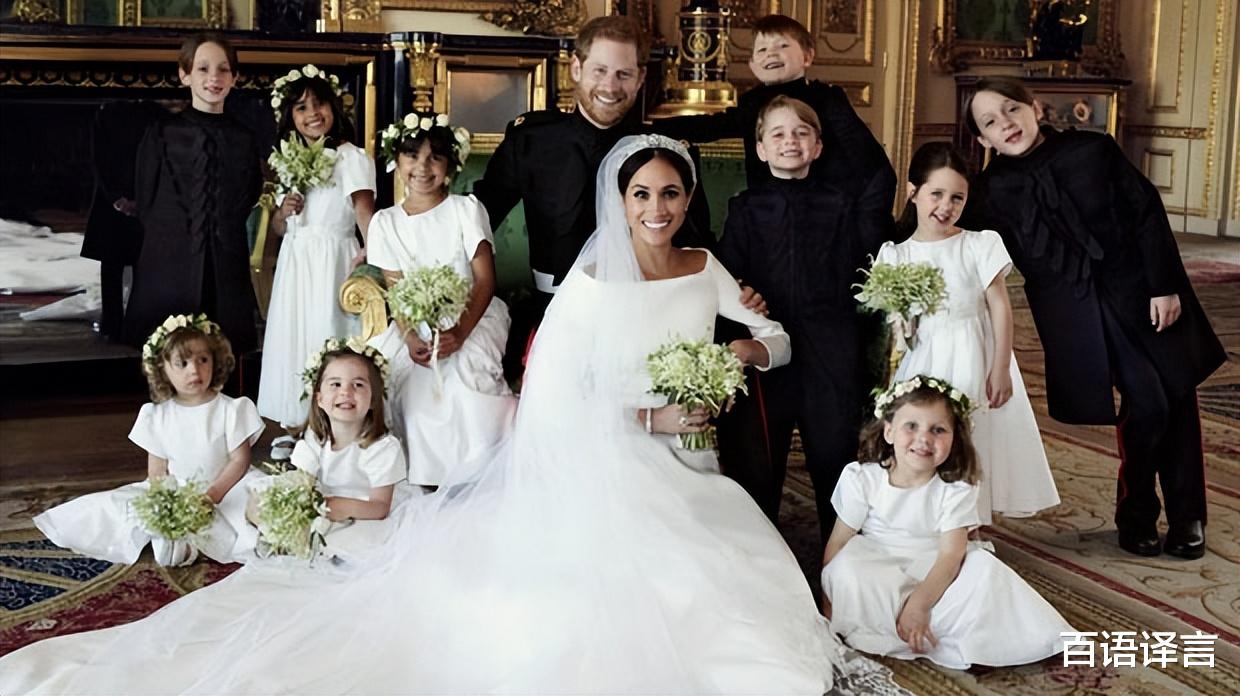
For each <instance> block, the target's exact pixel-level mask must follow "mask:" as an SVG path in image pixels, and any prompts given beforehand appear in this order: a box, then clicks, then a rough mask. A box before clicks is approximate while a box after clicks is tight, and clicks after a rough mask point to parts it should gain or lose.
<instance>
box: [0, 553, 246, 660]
mask: <svg viewBox="0 0 1240 696" xmlns="http://www.w3.org/2000/svg"><path fill="white" fill-rule="evenodd" d="M239 567H240V566H238V565H236V564H229V565H221V564H219V563H215V562H212V561H200V562H198V563H195V564H193V565H191V566H188V567H185V568H164V567H162V566H159V565H156V564H155V562H154V561H153V560H152V559H151V556H150V551H149V550H148V551H145V552H143V555H142V557H141V558H139V559H138V562H137V563H135V564H134V565H131V566H125V565H117V564H112V563H108V562H107V561H96V560H93V559H90V558H84V557H82V556H79V555H77V554H75V553H73V552H71V551H66V550H65V549H61V548H58V547H56V546H54V545H53V544H52V543H51V542H49V541H47V540H46V539H44V538H43V535H42V534H41V533H40V532H39V531H38V530H36V529H24V530H10V531H6V532H0V654H5V653H8V652H12V651H13V650H16V649H18V648H20V647H22V646H24V645H28V644H30V643H33V642H35V641H38V640H43V639H44V638H51V637H53V636H60V635H67V634H70V633H80V632H82V631H91V630H94V629H97V628H107V627H109V626H116V625H119V624H124V623H129V622H130V621H135V620H137V619H140V618H142V617H144V616H147V615H148V614H150V613H152V612H154V611H155V610H156V609H159V608H160V607H162V606H164V605H165V604H167V603H169V602H171V601H173V600H175V599H176V598H178V597H180V596H182V595H184V594H186V593H188V592H192V591H194V590H196V589H198V588H200V587H204V586H206V585H209V584H211V583H213V582H216V581H218V580H221V579H223V578H225V577H227V576H228V575H229V574H230V573H232V572H233V571H234V570H236V569H237V568H239Z"/></svg>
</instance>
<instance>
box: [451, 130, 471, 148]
mask: <svg viewBox="0 0 1240 696" xmlns="http://www.w3.org/2000/svg"><path fill="white" fill-rule="evenodd" d="M452 134H453V135H455V136H456V141H457V142H458V143H462V144H464V143H467V142H469V131H467V130H465V129H464V128H457V129H456V130H454V131H453V132H452Z"/></svg>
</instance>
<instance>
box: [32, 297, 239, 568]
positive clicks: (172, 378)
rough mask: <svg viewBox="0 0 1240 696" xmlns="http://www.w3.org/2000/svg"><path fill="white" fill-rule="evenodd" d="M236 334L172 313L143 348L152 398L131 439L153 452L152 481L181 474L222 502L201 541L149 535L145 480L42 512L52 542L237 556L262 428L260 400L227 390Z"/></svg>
mask: <svg viewBox="0 0 1240 696" xmlns="http://www.w3.org/2000/svg"><path fill="white" fill-rule="evenodd" d="M233 364H234V360H233V353H232V348H231V347H230V346H229V343H228V339H227V338H225V337H224V335H223V333H221V332H220V327H219V326H217V325H216V324H215V322H212V321H209V320H208V319H207V317H206V315H202V314H199V315H197V316H186V315H178V316H172V317H168V318H167V319H166V320H165V321H164V323H163V324H162V325H160V327H159V328H158V329H156V330H155V332H154V333H153V334H151V337H150V340H148V341H147V342H146V344H145V345H144V346H143V347H142V371H143V373H145V374H146V380H147V383H148V384H149V385H150V389H151V400H152V402H153V403H149V404H146V405H145V406H143V407H142V410H141V411H140V412H139V413H138V420H137V422H136V423H134V426H133V430H132V431H131V432H130V433H129V439H130V440H133V442H134V444H136V445H138V446H139V447H141V448H142V449H144V450H146V451H147V478H148V480H150V479H155V478H159V477H163V476H174V477H176V479H177V481H178V482H179V483H184V482H186V481H190V480H196V481H199V482H202V483H205V484H206V485H207V489H206V494H207V496H208V497H209V498H211V502H213V503H215V505H216V514H215V517H214V519H213V520H212V523H211V527H210V528H209V529H208V530H207V532H206V534H204V535H203V536H204V537H205V538H204V539H202V540H201V546H198V547H196V546H194V545H193V543H191V542H188V541H185V540H181V541H178V542H176V543H172V542H169V541H167V540H166V539H163V538H160V537H154V538H152V536H151V535H150V534H148V533H146V532H145V531H144V530H143V529H142V528H141V527H140V526H139V525H138V523H137V521H136V519H135V518H134V516H133V514H132V513H131V511H130V501H132V500H133V499H134V498H136V497H137V496H138V495H140V494H141V493H142V492H143V491H145V490H146V489H147V487H148V485H149V484H148V483H147V482H146V481H143V482H139V483H131V484H129V485H126V486H122V487H120V488H117V489H116V490H112V491H104V492H100V493H91V494H90V495H85V496H82V497H80V498H76V499H74V500H71V501H69V502H67V503H65V504H63V505H59V506H57V507H54V508H52V509H51V510H48V511H47V512H45V513H43V514H41V515H39V516H38V517H35V518H34V523H35V525H36V526H37V527H38V528H39V530H40V531H42V532H43V533H44V534H45V535H46V536H47V538H48V539H49V540H51V541H52V543H54V544H56V545H57V546H64V547H66V548H69V549H72V550H73V551H75V552H77V553H80V554H82V555H84V556H90V557H92V558H102V559H104V560H106V561H111V562H113V563H133V562H135V561H137V560H138V554H139V553H141V551H142V547H144V546H146V544H147V542H148V541H149V542H151V546H152V549H153V550H154V552H155V560H156V562H157V563H159V564H161V565H185V564H187V563H192V562H193V561H194V559H195V558H196V557H197V555H198V552H199V551H201V552H202V553H204V554H206V555H207V556H210V557H211V558H213V559H215V560H217V561H223V562H228V561H231V560H232V555H233V553H232V552H233V545H234V542H235V540H236V531H235V530H238V529H241V528H242V527H243V526H244V524H245V519H244V515H245V486H238V485H237V483H238V482H239V481H241V479H242V477H243V476H245V475H246V473H247V471H249V468H250V447H251V446H252V445H253V444H254V443H255V442H257V441H258V438H259V436H260V435H261V434H262V432H263V420H262V419H261V418H259V416H258V411H257V410H256V409H255V408H254V403H253V402H252V401H250V400H249V399H247V398H245V397H241V398H239V399H234V398H232V397H230V396H225V395H224V394H221V393H220V387H222V386H223V384H224V382H225V380H227V379H228V375H229V374H230V373H231V372H232V369H233Z"/></svg>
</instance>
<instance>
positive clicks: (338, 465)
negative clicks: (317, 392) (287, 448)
mask: <svg viewBox="0 0 1240 696" xmlns="http://www.w3.org/2000/svg"><path fill="white" fill-rule="evenodd" d="M291 461H292V464H293V466H295V467H297V468H298V469H301V470H302V471H305V472H307V473H310V474H314V476H315V477H317V478H318V480H319V485H320V490H321V491H322V493H323V495H324V496H327V497H332V496H340V497H344V498H355V499H357V500H369V499H370V490H371V489H372V488H382V487H383V486H390V485H393V484H395V485H396V488H395V490H394V492H393V494H392V509H391V511H390V512H389V513H388V516H387V517H386V518H384V519H382V520H352V521H349V522H336V523H333V524H332V527H331V529H329V530H328V532H327V534H326V537H325V544H324V553H325V554H326V555H328V556H335V557H338V558H345V557H348V556H350V555H356V554H358V553H362V552H364V551H366V550H369V549H372V548H374V547H377V546H380V545H382V544H383V543H384V542H386V541H387V539H388V538H389V537H390V536H391V533H392V530H393V528H394V525H393V519H394V516H395V515H396V514H397V511H398V508H399V507H400V506H401V505H404V504H405V503H406V502H407V501H408V500H409V499H410V498H411V497H420V496H421V495H422V489H420V488H416V487H414V486H409V485H407V484H406V483H405V478H406V474H405V453H404V450H403V449H402V448H401V446H400V440H397V439H396V437H395V436H393V435H390V434H389V435H384V436H383V437H381V438H379V439H378V440H375V441H374V442H372V443H370V444H369V445H367V446H366V447H362V446H361V444H359V443H357V442H353V443H351V444H349V445H348V446H346V447H344V448H342V449H340V450H333V449H332V446H331V444H330V443H325V442H322V441H320V440H319V438H318V437H317V436H316V435H315V434H314V433H313V432H310V431H306V435H305V437H304V438H303V439H302V440H300V441H298V443H297V446H296V447H294V448H293V456H292V460H291Z"/></svg>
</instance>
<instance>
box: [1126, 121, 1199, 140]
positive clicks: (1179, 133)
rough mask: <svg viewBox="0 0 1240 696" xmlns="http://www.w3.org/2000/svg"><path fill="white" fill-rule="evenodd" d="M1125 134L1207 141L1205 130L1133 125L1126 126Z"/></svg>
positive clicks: (1142, 124) (1141, 124)
mask: <svg viewBox="0 0 1240 696" xmlns="http://www.w3.org/2000/svg"><path fill="white" fill-rule="evenodd" d="M1124 132H1125V133H1127V134H1129V135H1134V136H1136V137H1145V138H1176V139H1180V140H1205V139H1206V129H1205V128H1181V127H1179V126H1151V125H1146V124H1144V123H1133V124H1130V125H1126V126H1124Z"/></svg>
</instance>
